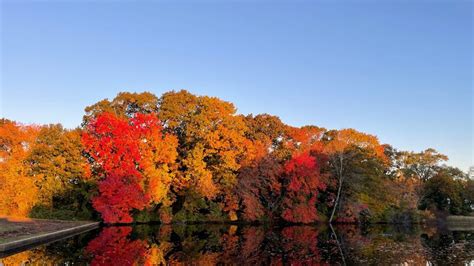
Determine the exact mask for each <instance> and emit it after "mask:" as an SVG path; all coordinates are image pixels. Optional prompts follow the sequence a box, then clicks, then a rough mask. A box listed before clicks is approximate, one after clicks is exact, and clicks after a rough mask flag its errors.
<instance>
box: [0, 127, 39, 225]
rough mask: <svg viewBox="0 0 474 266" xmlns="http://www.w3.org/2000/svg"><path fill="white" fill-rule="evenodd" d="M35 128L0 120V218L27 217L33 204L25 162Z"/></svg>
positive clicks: (33, 192) (34, 190) (32, 181)
mask: <svg viewBox="0 0 474 266" xmlns="http://www.w3.org/2000/svg"><path fill="white" fill-rule="evenodd" d="M38 131H39V130H38V127H35V126H23V125H20V124H17V123H15V122H11V121H8V120H5V119H2V120H0V191H1V192H2V193H0V215H10V216H27V215H28V213H29V212H30V210H31V208H32V207H33V206H34V205H35V203H36V202H37V193H38V189H37V187H36V186H35V181H36V180H35V178H34V177H31V176H28V175H27V172H28V170H29V168H28V165H26V163H25V160H26V158H27V156H28V155H29V153H30V152H31V146H32V144H33V142H34V141H35V139H36V136H37V134H38Z"/></svg>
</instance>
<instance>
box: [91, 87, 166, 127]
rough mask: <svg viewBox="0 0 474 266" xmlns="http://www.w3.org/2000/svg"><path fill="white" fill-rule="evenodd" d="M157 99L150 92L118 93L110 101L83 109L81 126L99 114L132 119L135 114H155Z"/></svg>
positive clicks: (102, 101)
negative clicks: (110, 114)
mask: <svg viewBox="0 0 474 266" xmlns="http://www.w3.org/2000/svg"><path fill="white" fill-rule="evenodd" d="M157 108H158V97H156V96H155V95H154V94H152V93H150V92H142V93H131V92H120V93H119V94H118V95H117V96H116V97H115V98H114V99H113V100H112V101H109V100H108V99H104V100H101V101H99V102H97V103H95V104H93V105H90V106H87V107H86V108H85V112H86V114H85V115H84V117H83V125H86V124H87V123H88V122H89V121H90V120H91V119H92V118H94V117H96V116H97V115H99V114H101V113H112V114H115V115H116V116H118V117H128V118H132V117H133V116H134V115H135V114H137V113H142V114H149V113H156V112H157V110H158V109H157Z"/></svg>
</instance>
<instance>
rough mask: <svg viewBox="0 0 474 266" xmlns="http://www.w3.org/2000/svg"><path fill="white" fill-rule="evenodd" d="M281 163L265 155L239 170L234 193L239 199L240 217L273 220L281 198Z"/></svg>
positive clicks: (251, 219) (254, 219)
mask: <svg viewBox="0 0 474 266" xmlns="http://www.w3.org/2000/svg"><path fill="white" fill-rule="evenodd" d="M282 173H283V169H282V165H281V164H280V163H279V162H278V161H277V160H275V158H274V157H272V156H266V157H264V158H262V159H261V160H259V161H258V162H256V163H255V164H253V165H249V166H245V167H242V168H241V169H240V170H239V178H238V180H239V183H238V185H237V186H236V192H235V193H236V194H238V195H239V198H240V199H241V208H240V211H241V213H242V217H241V219H243V220H245V221H259V220H274V219H275V218H278V213H277V212H278V209H279V208H280V204H281V200H282V184H281V180H280V179H281V175H282Z"/></svg>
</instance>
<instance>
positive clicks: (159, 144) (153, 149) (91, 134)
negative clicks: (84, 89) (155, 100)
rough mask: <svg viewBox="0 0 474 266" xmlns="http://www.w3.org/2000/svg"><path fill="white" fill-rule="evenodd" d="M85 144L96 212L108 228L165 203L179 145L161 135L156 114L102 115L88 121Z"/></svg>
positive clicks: (171, 137) (170, 137)
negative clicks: (96, 183)
mask: <svg viewBox="0 0 474 266" xmlns="http://www.w3.org/2000/svg"><path fill="white" fill-rule="evenodd" d="M82 139H83V143H84V146H85V151H86V152H87V154H88V156H89V159H90V161H91V164H92V166H93V173H94V175H95V176H97V177H98V179H99V195H98V196H96V197H94V198H93V206H94V208H95V209H96V210H97V211H99V212H100V213H101V214H102V217H103V219H104V221H105V222H108V223H116V222H120V223H129V222H131V221H132V217H131V216H130V211H132V210H133V209H136V210H142V209H143V208H145V207H146V206H148V204H149V202H150V201H151V202H153V203H162V202H165V203H167V202H166V201H165V196H166V195H167V193H168V190H169V187H170V184H171V182H172V179H173V176H174V175H173V173H172V172H171V170H170V169H171V168H172V164H173V163H174V160H175V158H176V144H177V140H176V139H175V138H174V137H173V136H169V135H165V134H162V132H161V125H160V121H159V120H158V119H157V117H156V115H155V114H140V113H138V114H135V115H134V117H133V118H130V119H127V118H121V117H117V116H116V115H114V114H110V113H102V114H99V115H98V116H97V117H96V118H94V119H92V120H91V121H90V122H89V124H88V126H87V128H86V130H85V133H84V134H83V138H82Z"/></svg>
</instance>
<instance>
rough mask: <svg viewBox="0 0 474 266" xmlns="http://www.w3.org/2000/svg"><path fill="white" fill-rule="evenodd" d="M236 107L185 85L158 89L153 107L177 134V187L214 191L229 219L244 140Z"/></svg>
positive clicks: (208, 196) (210, 194)
mask: <svg viewBox="0 0 474 266" xmlns="http://www.w3.org/2000/svg"><path fill="white" fill-rule="evenodd" d="M235 112H236V110H235V107H234V106H233V104H231V103H229V102H225V101H222V100H220V99H218V98H213V97H207V96H195V95H193V94H191V93H189V92H187V91H184V90H183V91H179V92H174V91H172V92H167V93H165V94H163V96H162V97H161V98H160V100H159V112H158V116H159V118H160V119H161V120H162V121H163V123H164V125H165V129H166V130H167V131H168V132H171V133H173V134H174V135H176V136H177V137H178V140H179V148H178V154H179V156H178V162H179V169H180V172H181V175H180V177H179V178H177V179H176V181H177V182H176V183H175V184H174V186H175V187H176V188H177V191H180V190H183V189H184V191H187V190H189V189H194V190H196V191H197V192H198V193H199V194H201V195H202V196H203V197H205V198H206V199H208V200H214V199H217V197H218V196H219V197H220V198H222V199H221V200H219V201H220V202H222V203H223V204H224V206H223V209H224V210H226V212H227V213H228V214H229V217H231V218H232V219H235V218H236V214H235V208H236V204H235V200H236V199H235V198H233V195H232V194H231V193H229V192H230V191H231V190H232V189H233V187H234V186H235V185H236V183H237V171H238V169H239V168H240V166H241V164H240V162H241V160H242V159H243V156H244V152H245V144H246V143H247V142H246V141H247V140H246V138H245V135H244V134H245V132H246V130H247V127H246V125H245V123H244V121H243V118H242V117H240V116H236V115H235Z"/></svg>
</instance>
